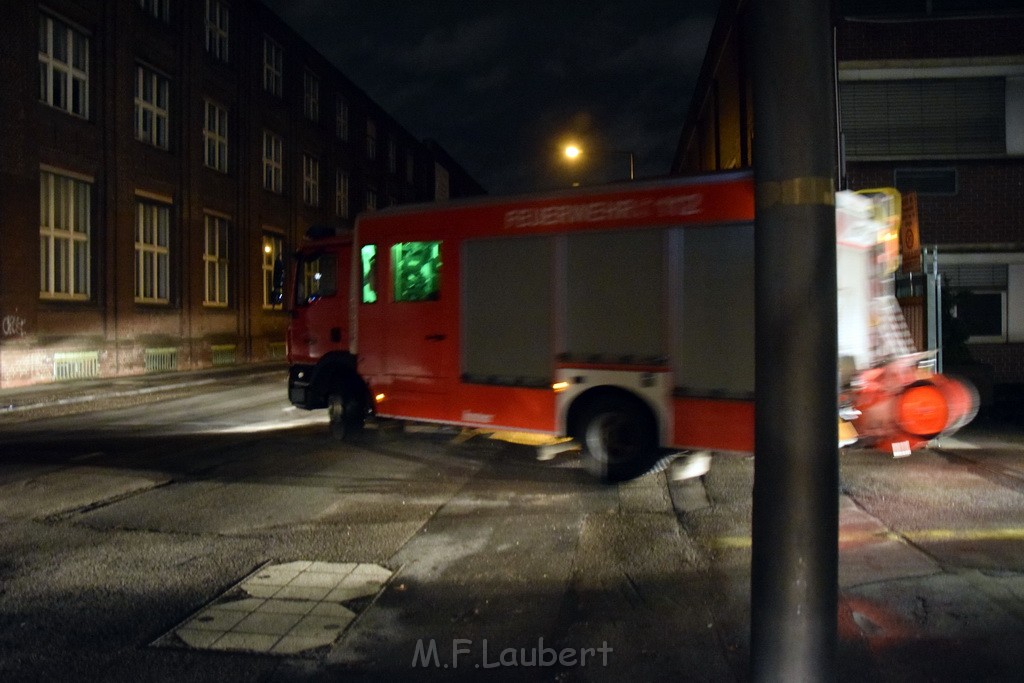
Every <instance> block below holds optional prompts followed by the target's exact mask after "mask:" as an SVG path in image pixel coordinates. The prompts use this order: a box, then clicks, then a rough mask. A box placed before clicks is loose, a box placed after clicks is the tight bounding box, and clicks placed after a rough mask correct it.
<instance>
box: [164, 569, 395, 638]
mask: <svg viewBox="0 0 1024 683" xmlns="http://www.w3.org/2000/svg"><path fill="white" fill-rule="evenodd" d="M391 575H392V572H391V571H390V570H388V569H385V568H384V567H381V566H380V565H376V564H357V563H354V562H347V563H331V562H312V561H300V562H289V563H287V564H275V565H268V566H266V567H263V568H261V569H260V570H258V571H256V572H254V573H253V574H251V575H249V576H248V577H247V578H246V579H244V580H243V581H242V582H241V583H239V584H238V585H237V586H235V587H234V588H232V589H231V590H229V591H227V592H226V593H224V594H223V595H221V596H220V597H218V598H217V599H216V600H214V601H213V602H212V603H211V604H209V605H207V606H206V607H204V608H203V609H201V610H200V611H199V612H197V613H196V614H194V615H192V616H191V617H189V618H188V619H186V620H185V621H184V622H183V623H182V624H181V625H179V626H177V627H175V628H174V629H173V630H172V631H170V632H169V633H167V634H165V635H164V636H161V637H160V638H159V639H158V640H157V641H156V642H155V643H154V645H175V644H177V645H180V644H182V643H184V644H185V645H187V646H188V647H192V648H198V649H208V650H235V651H244V652H258V653H262V654H278V655H293V654H298V653H300V652H304V651H306V650H312V649H314V648H318V647H323V646H325V645H330V644H331V643H333V642H334V641H336V640H337V639H338V638H339V637H340V636H341V634H342V632H343V631H344V630H345V629H346V628H347V627H348V625H349V624H350V623H352V620H353V619H355V618H356V612H354V611H353V610H352V609H349V608H350V607H356V605H359V606H361V607H362V606H365V605H367V604H368V601H367V600H366V599H367V598H369V597H372V596H375V595H376V594H377V593H379V592H380V591H381V589H382V588H383V587H384V584H386V583H387V581H388V580H389V579H390V578H391ZM346 605H348V606H346Z"/></svg>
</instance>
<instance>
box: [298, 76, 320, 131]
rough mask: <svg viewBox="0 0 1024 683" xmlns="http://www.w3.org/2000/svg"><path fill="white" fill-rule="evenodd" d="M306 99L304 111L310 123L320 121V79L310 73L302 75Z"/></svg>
mask: <svg viewBox="0 0 1024 683" xmlns="http://www.w3.org/2000/svg"><path fill="white" fill-rule="evenodd" d="M302 82H303V88H304V92H305V98H304V99H303V108H302V111H303V113H304V114H305V115H306V118H307V119H309V120H310V121H319V120H320V79H318V78H317V77H316V76H314V75H313V74H312V73H310V72H309V71H306V72H304V73H303V74H302Z"/></svg>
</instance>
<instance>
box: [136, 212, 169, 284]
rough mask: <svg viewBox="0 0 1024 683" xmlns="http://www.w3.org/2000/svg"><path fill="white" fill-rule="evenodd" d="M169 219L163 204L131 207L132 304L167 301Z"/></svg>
mask: <svg viewBox="0 0 1024 683" xmlns="http://www.w3.org/2000/svg"><path fill="white" fill-rule="evenodd" d="M170 216H171V209H170V207H169V206H167V205H166V204H158V203H155V202H148V201H137V202H136V204H135V301H137V302H139V303H154V304H166V303H167V302H168V301H170V292H169V283H170V242H169V238H170V236H169V232H170Z"/></svg>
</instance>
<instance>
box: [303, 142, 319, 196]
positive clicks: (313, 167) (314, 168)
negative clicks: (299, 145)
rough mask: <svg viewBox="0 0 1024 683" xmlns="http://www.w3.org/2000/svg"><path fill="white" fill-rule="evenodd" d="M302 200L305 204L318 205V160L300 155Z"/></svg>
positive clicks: (306, 155)
mask: <svg viewBox="0 0 1024 683" xmlns="http://www.w3.org/2000/svg"><path fill="white" fill-rule="evenodd" d="M302 201H303V202H304V203H305V204H306V206H320V162H319V161H318V160H317V159H316V158H315V157H311V156H310V155H308V154H303V155H302Z"/></svg>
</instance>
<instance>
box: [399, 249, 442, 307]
mask: <svg viewBox="0 0 1024 683" xmlns="http://www.w3.org/2000/svg"><path fill="white" fill-rule="evenodd" d="M391 264H392V267H393V268H394V273H395V301H399V302H402V301H437V299H439V298H440V295H441V243H440V242H400V243H398V244H395V245H394V246H392V247H391Z"/></svg>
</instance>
